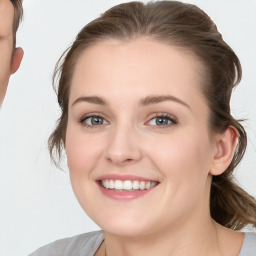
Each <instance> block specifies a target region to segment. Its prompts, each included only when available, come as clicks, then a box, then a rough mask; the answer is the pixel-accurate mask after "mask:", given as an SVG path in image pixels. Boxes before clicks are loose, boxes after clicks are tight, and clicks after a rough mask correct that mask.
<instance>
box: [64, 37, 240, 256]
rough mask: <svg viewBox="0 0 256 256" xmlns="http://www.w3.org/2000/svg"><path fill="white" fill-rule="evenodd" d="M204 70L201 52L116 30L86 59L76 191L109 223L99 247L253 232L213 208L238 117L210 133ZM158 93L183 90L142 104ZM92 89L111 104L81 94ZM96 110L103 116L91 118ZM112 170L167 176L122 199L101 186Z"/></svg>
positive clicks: (206, 240) (172, 248)
mask: <svg viewBox="0 0 256 256" xmlns="http://www.w3.org/2000/svg"><path fill="white" fill-rule="evenodd" d="M201 72H203V69H202V67H201V66H200V63H198V61H197V60H196V58H195V57H194V56H193V55H192V54H188V53H187V52H186V53H183V52H182V51H181V50H180V49H177V48H175V47H172V46H168V45H165V44H162V43H160V42H157V41H154V40H153V39H148V38H140V39H136V40H135V39H134V40H131V41H126V42H123V41H117V40H107V41H104V42H101V43H99V44H96V45H94V46H92V47H90V48H89V49H87V50H85V51H84V52H83V53H82V54H81V56H80V58H79V59H78V62H77V64H76V67H75V71H74V75H73V79H72V85H71V91H70V100H69V116H68V125H67V133H66V138H65V140H66V141H65V148H66V153H67V160H68V166H69V169H70V178H71V183H72V186H73V190H74V192H75V195H76V197H77V199H78V201H79V202H80V204H81V206H82V207H83V209H84V210H85V212H86V213H87V214H88V215H89V216H90V217H91V218H92V219H93V220H94V221H95V222H96V223H97V224H98V225H99V226H100V227H101V228H102V229H103V230H104V231H105V241H104V243H103V244H102V246H101V247H100V249H99V251H98V252H97V255H104V250H105V248H106V251H107V255H135V256H136V255H163V256H164V255H172V256H175V255H179V256H182V255H197V256H200V255H210V256H211V255H225V256H226V255H227V256H228V255H237V254H238V252H239V250H240V248H241V245H242V241H243V234H242V233H236V232H233V231H230V230H227V229H224V228H223V227H220V226H219V225H217V224H215V223H214V222H213V220H212V219H211V217H210V212H209V193H210V184H211V177H212V175H218V174H221V173H222V172H223V171H225V169H226V168H227V166H228V165H229V163H230V161H231V159H232V156H233V153H234V148H235V142H236V132H235V130H234V129H233V128H231V127H229V128H228V129H227V130H226V132H224V133H223V134H215V135H214V137H212V136H211V138H210V130H209V127H208V118H209V108H208V106H207V104H206V102H205V98H204V96H203V95H202V93H201V91H200V85H201V84H202V81H201V77H202V76H201V75H200V74H201ZM152 95H153V96H159V95H162V96H167V95H168V96H172V97H175V100H173V99H168V100H164V101H161V102H158V103H156V102H151V104H145V105H141V104H140V102H141V100H142V99H145V98H146V97H151V96H152ZM84 96H87V97H88V96H97V97H101V98H104V99H105V100H106V102H107V104H106V105H101V104H98V103H96V102H94V103H92V102H87V101H83V100H81V99H80V100H77V99H79V98H81V97H84ZM177 99H178V100H177ZM181 101H182V103H181ZM163 114H164V115H166V114H168V115H170V116H171V117H174V119H175V120H176V122H177V123H176V122H173V121H171V120H169V121H168V125H164V126H159V125H157V123H156V118H155V116H156V115H163ZM93 115H97V116H98V115H99V116H102V117H103V119H102V120H104V122H103V124H102V125H99V126H95V125H94V126H93V125H92V123H91V122H90V120H91V119H89V118H87V119H84V117H85V116H86V117H90V116H93ZM81 119H82V120H83V122H81ZM104 174H130V175H137V176H140V177H143V178H145V179H150V180H155V181H158V182H159V184H158V186H157V187H155V188H154V189H153V190H152V191H150V192H149V193H147V194H146V195H145V196H143V197H140V198H137V199H135V200H130V201H120V200H119V201H118V200H113V199H111V198H108V197H106V196H105V195H104V194H103V193H102V192H101V191H100V189H99V185H98V184H97V183H96V180H97V179H98V177H100V176H101V175H104ZM231 244H232V246H230V245H231Z"/></svg>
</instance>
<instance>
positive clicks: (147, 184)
mask: <svg viewBox="0 0 256 256" xmlns="http://www.w3.org/2000/svg"><path fill="white" fill-rule="evenodd" d="M146 189H150V182H149V181H148V182H147V183H146Z"/></svg>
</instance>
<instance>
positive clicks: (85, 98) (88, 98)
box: [72, 95, 190, 109]
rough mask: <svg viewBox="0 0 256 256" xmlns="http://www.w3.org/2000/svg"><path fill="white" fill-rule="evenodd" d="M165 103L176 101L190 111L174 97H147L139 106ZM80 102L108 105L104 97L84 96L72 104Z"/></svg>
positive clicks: (186, 105) (185, 104)
mask: <svg viewBox="0 0 256 256" xmlns="http://www.w3.org/2000/svg"><path fill="white" fill-rule="evenodd" d="M163 101H174V102H177V103H180V104H182V105H183V106H185V107H187V108H189V109H190V106H189V105H188V104H187V103H185V102H184V101H182V100H181V99H179V98H176V97H174V96H172V95H151V96H147V97H146V98H143V99H141V100H140V102H139V105H140V106H149V105H153V104H157V103H161V102H163ZM80 102H88V103H92V104H97V105H101V106H106V105H108V103H107V101H106V100H105V99H104V98H102V97H99V96H83V97H79V98H77V99H76V100H75V101H74V102H73V103H72V106H74V105H76V104H77V103H80Z"/></svg>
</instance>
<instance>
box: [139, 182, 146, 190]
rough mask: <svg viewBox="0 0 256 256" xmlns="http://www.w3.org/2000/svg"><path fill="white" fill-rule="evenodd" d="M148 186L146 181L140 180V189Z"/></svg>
mask: <svg viewBox="0 0 256 256" xmlns="http://www.w3.org/2000/svg"><path fill="white" fill-rule="evenodd" d="M145 188H146V184H145V181H141V182H140V190H144V189H145Z"/></svg>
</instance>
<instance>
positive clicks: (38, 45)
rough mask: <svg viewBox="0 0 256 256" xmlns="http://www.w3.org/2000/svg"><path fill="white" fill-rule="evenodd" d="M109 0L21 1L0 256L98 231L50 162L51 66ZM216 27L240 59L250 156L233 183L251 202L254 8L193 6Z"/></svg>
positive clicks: (255, 108) (1, 186)
mask: <svg viewBox="0 0 256 256" xmlns="http://www.w3.org/2000/svg"><path fill="white" fill-rule="evenodd" d="M121 2H124V1H117V0H116V1H114V0H107V1H104V0H72V1H64V0H44V1H39V0H24V11H25V18H24V21H23V23H22V25H21V27H20V30H19V33H18V41H17V42H18V45H20V46H22V47H23V48H24V50H25V56H24V59H23V62H22V66H21V68H20V70H19V71H18V73H17V74H15V75H14V76H13V77H12V78H11V81H10V85H9V89H8V93H7V97H6V99H5V102H4V104H3V107H2V110H1V113H0V202H1V208H0V255H4V256H18V255H28V254H29V253H30V252H32V251H33V250H35V249H36V248H38V247H39V246H41V245H44V244H46V243H49V242H51V241H54V240H56V239H59V238H63V237H67V236H73V235H76V234H79V233H84V232H87V231H90V230H95V229H97V228H98V227H97V226H96V225H95V224H94V223H93V222H92V221H91V220H89V219H88V217H87V216H86V214H85V213H84V212H83V211H82V209H80V206H79V205H78V203H77V201H76V199H75V197H74V195H73V192H72V189H71V186H70V182H69V177H68V171H67V170H66V172H61V171H60V170H58V169H56V168H55V167H54V166H53V165H52V164H51V163H50V159H49V154H48V152H47V138H48V136H49V134H50V133H51V131H52V129H53V127H54V125H55V120H56V119H57V117H58V114H59V110H58V106H57V101H56V97H55V94H54V92H53V90H52V87H51V76H52V72H53V68H54V65H55V63H56V61H57V59H58V58H59V56H60V55H61V53H62V52H63V51H64V50H65V49H66V48H67V46H69V45H70V43H71V42H72V41H73V39H74V37H75V36H76V34H77V33H78V31H79V30H80V29H81V28H82V27H83V26H84V25H85V24H86V23H87V22H89V21H90V20H92V19H94V18H96V17H98V16H99V14H100V13H102V12H104V11H105V10H106V9H108V8H109V7H111V6H113V5H115V4H118V3H121ZM188 2H190V3H194V4H198V5H199V7H201V8H202V9H203V10H205V11H206V12H207V13H208V14H209V15H210V16H211V17H212V18H213V20H214V21H215V22H216V24H217V25H218V28H219V30H220V31H221V32H222V34H223V35H224V39H225V40H226V41H227V42H228V43H229V44H230V45H231V47H232V48H233V49H234V50H235V52H236V53H237V55H238V56H239V57H240V60H241V63H242V66H243V79H242V82H241V84H240V85H239V87H238V88H237V89H236V90H235V92H234V94H233V98H232V111H233V114H234V115H235V117H236V118H244V119H247V121H245V122H244V125H245V128H246V130H247V132H248V136H249V145H248V151H247V153H246V155H245V158H244V161H243V162H242V164H241V165H240V166H239V168H238V170H237V172H236V177H237V179H238V182H239V183H240V184H241V185H242V187H243V188H245V189H246V190H247V191H248V192H249V193H251V194H252V195H254V196H255V195H256V182H255V181H256V140H255V139H256V125H255V124H256V99H255V98H256V84H255V83H256V79H255V74H256V33H255V28H256V15H255V14H256V1H254V0H246V1H240V0H215V1H210V0H208V1H206V0H194V1H193V0H190V1H188Z"/></svg>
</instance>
